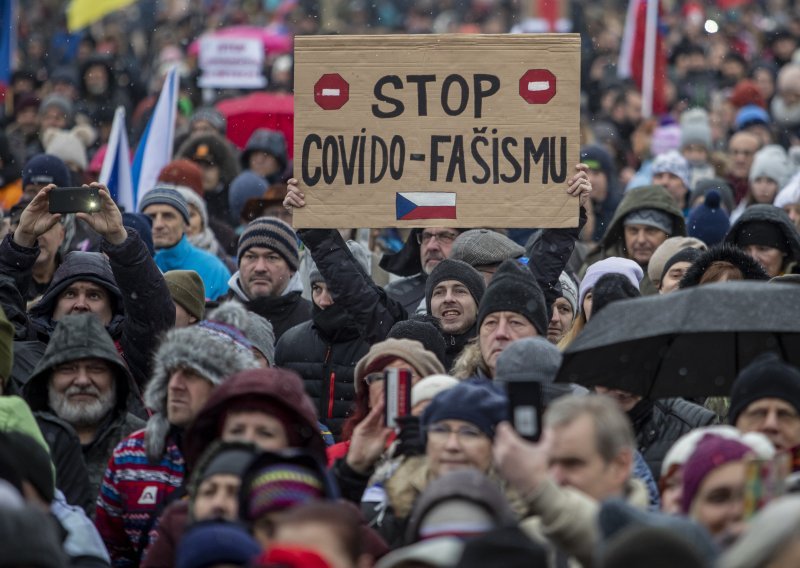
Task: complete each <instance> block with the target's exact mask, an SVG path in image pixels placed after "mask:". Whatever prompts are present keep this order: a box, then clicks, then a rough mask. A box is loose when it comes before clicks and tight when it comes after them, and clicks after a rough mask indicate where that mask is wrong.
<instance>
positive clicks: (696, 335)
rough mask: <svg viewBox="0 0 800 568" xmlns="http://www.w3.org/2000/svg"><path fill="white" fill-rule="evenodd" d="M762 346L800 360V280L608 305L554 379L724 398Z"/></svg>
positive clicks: (657, 394) (651, 393) (698, 289)
mask: <svg viewBox="0 0 800 568" xmlns="http://www.w3.org/2000/svg"><path fill="white" fill-rule="evenodd" d="M765 351H775V352H777V353H779V354H780V355H781V356H782V357H783V359H785V360H786V361H788V362H789V363H791V364H793V365H796V366H800V286H797V285H796V284H768V283H765V282H753V281H741V282H725V283H720V284H707V285H702V286H695V287H693V288H689V289H686V290H681V291H678V292H674V293H672V294H666V295H664V296H648V297H644V298H637V299H633V300H622V301H618V302H614V303H613V304H609V305H608V306H606V307H605V308H604V309H603V311H602V312H600V313H598V314H597V316H596V317H593V318H592V319H591V320H589V323H587V324H586V328H585V329H584V330H583V331H582V332H581V334H580V335H579V336H578V338H577V339H576V340H575V341H574V342H573V343H572V345H570V346H569V348H568V349H567V350H566V351H565V352H564V360H563V363H562V364H561V368H560V369H559V372H558V376H557V377H556V382H562V383H578V384H580V385H585V386H588V387H592V386H605V387H608V388H614V389H619V390H624V391H627V392H631V393H634V394H638V395H642V396H645V397H648V398H666V397H673V396H683V397H702V396H727V395H728V394H729V393H730V387H731V384H732V382H733V380H734V379H735V378H736V376H737V375H738V373H739V371H740V370H741V369H742V368H743V367H745V366H746V365H747V364H748V363H749V362H750V361H752V360H753V358H755V357H756V356H757V355H759V354H761V353H763V352H765Z"/></svg>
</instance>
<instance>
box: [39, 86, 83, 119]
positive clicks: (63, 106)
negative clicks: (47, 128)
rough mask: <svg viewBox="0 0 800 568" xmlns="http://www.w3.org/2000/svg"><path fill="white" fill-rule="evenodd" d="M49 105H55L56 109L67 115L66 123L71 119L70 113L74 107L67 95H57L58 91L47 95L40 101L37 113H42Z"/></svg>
mask: <svg viewBox="0 0 800 568" xmlns="http://www.w3.org/2000/svg"><path fill="white" fill-rule="evenodd" d="M50 107H56V108H57V109H58V110H60V111H61V112H62V113H63V114H64V116H66V117H67V123H69V122H71V121H72V113H73V111H74V110H75V107H74V106H73V104H72V101H70V100H69V99H68V98H67V97H65V96H63V95H59V94H58V93H53V94H51V95H47V96H46V97H45V98H44V100H43V101H42V104H41V105H39V114H40V115H41V114H44V111H46V110H47V109H48V108H50Z"/></svg>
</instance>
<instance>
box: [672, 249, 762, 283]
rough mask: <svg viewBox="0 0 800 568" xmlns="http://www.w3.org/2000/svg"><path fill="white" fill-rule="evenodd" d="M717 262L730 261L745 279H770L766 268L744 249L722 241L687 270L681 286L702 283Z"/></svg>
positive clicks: (704, 253)
mask: <svg viewBox="0 0 800 568" xmlns="http://www.w3.org/2000/svg"><path fill="white" fill-rule="evenodd" d="M715 262H729V263H731V264H732V265H733V266H735V267H736V268H738V269H739V271H740V272H741V273H742V277H743V278H744V280H769V276H768V275H767V273H766V272H765V271H764V268H763V267H762V266H761V265H760V264H759V263H758V261H757V260H755V259H753V257H752V256H750V255H749V254H747V253H745V252H744V251H743V250H742V249H740V248H739V247H737V246H735V245H731V244H728V243H720V244H718V245H716V246H714V247H712V248H710V249H708V250H707V251H705V252H703V254H701V255H700V257H699V258H698V259H697V260H695V261H694V262H693V263H692V265H691V266H690V267H689V268H688V269H687V270H686V273H685V274H684V275H683V278H681V282H680V288H682V289H683V288H689V287H691V286H697V285H699V284H700V280H701V279H702V278H703V274H705V273H706V270H708V269H709V268H711V265H712V264H714V263H715Z"/></svg>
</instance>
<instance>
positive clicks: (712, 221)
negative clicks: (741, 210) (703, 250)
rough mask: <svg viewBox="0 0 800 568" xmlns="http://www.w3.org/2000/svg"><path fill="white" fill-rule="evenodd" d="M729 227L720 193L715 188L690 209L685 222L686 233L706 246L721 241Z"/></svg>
mask: <svg viewBox="0 0 800 568" xmlns="http://www.w3.org/2000/svg"><path fill="white" fill-rule="evenodd" d="M730 228H731V222H730V219H728V214H727V213H726V212H725V209H723V208H722V205H721V198H720V194H719V192H718V191H717V190H715V189H712V190H711V191H709V192H708V193H707V194H706V198H705V200H704V201H703V203H701V204H700V205H698V206H697V207H695V208H694V209H692V212H691V213H690V214H689V220H688V221H687V223H686V232H687V233H688V235H689V236H690V237H695V238H697V239H700V240H701V241H703V242H704V243H706V244H707V245H708V246H713V245H715V244H717V243H721V242H722V241H723V239H725V235H727V234H728V230H729V229H730Z"/></svg>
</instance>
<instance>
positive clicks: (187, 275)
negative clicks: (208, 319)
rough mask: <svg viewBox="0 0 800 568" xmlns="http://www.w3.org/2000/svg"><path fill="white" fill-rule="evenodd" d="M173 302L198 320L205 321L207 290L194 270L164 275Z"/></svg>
mask: <svg viewBox="0 0 800 568" xmlns="http://www.w3.org/2000/svg"><path fill="white" fill-rule="evenodd" d="M164 280H166V281H167V288H169V295H170V296H172V301H173V302H175V303H176V304H179V305H180V306H181V307H182V308H183V309H184V310H186V311H187V312H189V314H190V315H193V316H194V317H196V318H197V321H200V320H202V319H203V315H204V314H205V311H206V288H205V286H204V285H203V280H202V278H200V275H199V274H198V273H197V272H195V271H194V270H170V271H168V272H166V273H164Z"/></svg>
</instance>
